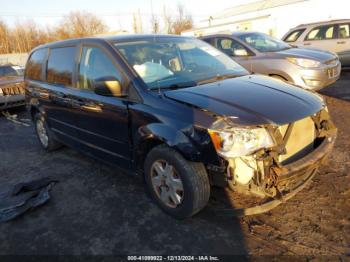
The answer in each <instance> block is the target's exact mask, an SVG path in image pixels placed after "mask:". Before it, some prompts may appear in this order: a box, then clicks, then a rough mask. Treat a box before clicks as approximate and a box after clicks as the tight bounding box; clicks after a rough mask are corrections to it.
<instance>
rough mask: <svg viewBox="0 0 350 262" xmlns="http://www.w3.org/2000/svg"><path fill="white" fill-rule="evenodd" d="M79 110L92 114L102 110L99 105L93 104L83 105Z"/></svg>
mask: <svg viewBox="0 0 350 262" xmlns="http://www.w3.org/2000/svg"><path fill="white" fill-rule="evenodd" d="M80 108H81V109H83V110H87V111H92V112H102V108H101V107H100V106H99V105H95V104H84V105H82V106H80Z"/></svg>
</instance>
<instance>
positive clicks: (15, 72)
mask: <svg viewBox="0 0 350 262" xmlns="http://www.w3.org/2000/svg"><path fill="white" fill-rule="evenodd" d="M9 76H23V68H22V67H20V66H0V77H9Z"/></svg>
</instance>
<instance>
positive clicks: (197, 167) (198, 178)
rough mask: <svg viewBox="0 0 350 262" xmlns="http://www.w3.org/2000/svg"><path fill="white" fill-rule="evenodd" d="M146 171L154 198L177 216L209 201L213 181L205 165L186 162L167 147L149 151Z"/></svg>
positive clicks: (179, 216) (198, 209) (187, 215)
mask: <svg viewBox="0 0 350 262" xmlns="http://www.w3.org/2000/svg"><path fill="white" fill-rule="evenodd" d="M144 174H145V181H146V185H147V188H148V190H149V192H150V195H151V197H152V199H153V200H154V201H155V202H156V203H157V205H158V206H159V207H160V208H161V209H162V210H164V211H165V212H166V213H168V214H170V215H171V216H173V217H175V218H177V219H184V218H187V217H190V216H192V215H194V214H196V213H197V212H199V211H200V210H202V209H203V208H204V207H205V206H206V205H207V203H208V200H209V196H210V184H209V178H208V174H207V172H206V170H205V167H204V165H203V164H202V163H196V162H190V161H187V160H186V159H184V158H183V157H182V156H181V155H180V154H179V153H178V152H177V151H176V150H174V149H171V148H170V147H168V146H165V145H160V146H157V147H155V148H154V149H152V150H151V151H150V152H149V154H148V155H147V157H146V161H145V165H144Z"/></svg>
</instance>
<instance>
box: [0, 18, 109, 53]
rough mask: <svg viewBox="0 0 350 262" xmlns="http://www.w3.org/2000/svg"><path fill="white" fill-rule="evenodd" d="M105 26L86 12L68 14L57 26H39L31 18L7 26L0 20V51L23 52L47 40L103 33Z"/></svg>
mask: <svg viewBox="0 0 350 262" xmlns="http://www.w3.org/2000/svg"><path fill="white" fill-rule="evenodd" d="M106 30H107V26H106V25H105V24H104V23H103V22H102V21H101V20H100V19H99V18H98V17H96V16H95V15H93V14H90V13H87V12H73V13H70V14H68V15H67V16H66V17H65V18H64V19H63V20H62V21H61V22H60V23H59V25H58V26H57V27H47V28H40V27H39V26H38V25H37V24H36V23H35V22H34V21H33V20H26V21H22V22H18V23H16V24H15V25H14V26H13V27H9V26H8V25H7V24H6V23H5V22H3V21H1V20H0V53H2V54H8V53H25V52H29V51H30V50H32V49H33V48H34V47H36V46H38V45H40V44H44V43H47V42H52V41H57V40H62V39H66V38H72V37H84V36H92V35H95V34H100V33H103V32H105V31H106Z"/></svg>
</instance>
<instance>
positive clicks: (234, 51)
mask: <svg viewBox="0 0 350 262" xmlns="http://www.w3.org/2000/svg"><path fill="white" fill-rule="evenodd" d="M215 47H216V48H218V49H220V50H221V51H222V52H224V53H225V54H226V55H228V56H242V55H243V54H242V53H244V55H248V51H247V49H246V48H245V47H244V46H243V45H241V44H240V43H238V42H237V41H235V40H233V39H231V38H224V37H221V38H217V39H216V41H215Z"/></svg>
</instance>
